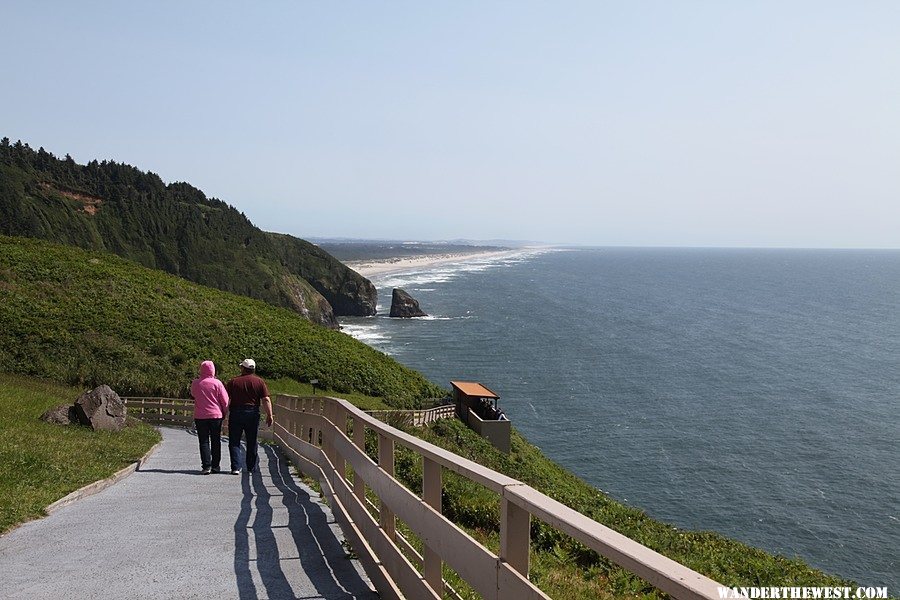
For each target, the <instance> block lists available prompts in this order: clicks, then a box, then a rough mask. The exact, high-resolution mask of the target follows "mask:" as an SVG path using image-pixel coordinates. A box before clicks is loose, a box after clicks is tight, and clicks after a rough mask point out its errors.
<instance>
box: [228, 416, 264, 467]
mask: <svg viewBox="0 0 900 600" xmlns="http://www.w3.org/2000/svg"><path fill="white" fill-rule="evenodd" d="M258 432H259V409H258V408H252V409H237V410H232V411H231V412H230V413H229V415H228V454H229V456H230V457H231V470H232V471H238V470H240V468H241V435H245V436H246V438H247V465H246V466H247V471H249V472H250V473H252V472H253V470H254V469H256V434H257V433H258Z"/></svg>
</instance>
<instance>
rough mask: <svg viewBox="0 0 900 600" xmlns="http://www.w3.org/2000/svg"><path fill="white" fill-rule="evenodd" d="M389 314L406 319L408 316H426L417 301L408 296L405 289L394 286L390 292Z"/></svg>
mask: <svg viewBox="0 0 900 600" xmlns="http://www.w3.org/2000/svg"><path fill="white" fill-rule="evenodd" d="M391 316H392V317H401V318H404V319H408V318H410V317H427V316H428V315H427V314H425V313H424V312H423V311H422V309H421V308H419V301H418V300H416V299H415V298H413V297H412V296H410V295H409V294H408V293H407V292H406V290H402V289H400V288H394V291H393V293H392V294H391Z"/></svg>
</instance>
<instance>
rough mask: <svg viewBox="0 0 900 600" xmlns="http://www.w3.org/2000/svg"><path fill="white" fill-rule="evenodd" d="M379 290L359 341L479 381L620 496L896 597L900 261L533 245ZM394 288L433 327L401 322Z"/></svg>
mask: <svg viewBox="0 0 900 600" xmlns="http://www.w3.org/2000/svg"><path fill="white" fill-rule="evenodd" d="M373 282H374V283H375V285H376V286H377V287H378V291H379V299H380V302H381V303H382V305H381V306H380V307H379V313H380V314H379V315H378V316H375V317H369V318H354V319H345V320H344V321H343V325H344V327H345V331H346V332H347V333H349V334H351V335H353V336H355V337H357V338H358V339H360V340H363V341H364V342H366V343H368V344H370V345H372V346H374V347H376V348H378V349H380V350H382V351H384V352H386V353H388V354H390V355H391V356H393V357H395V358H396V359H397V360H399V361H400V362H402V363H404V364H406V365H408V366H410V367H413V368H415V369H417V370H419V371H421V372H423V373H424V374H425V375H426V376H428V377H429V378H430V379H431V380H433V381H435V382H437V383H440V384H443V385H445V386H448V387H449V384H448V381H450V380H451V379H462V380H473V381H480V382H482V383H484V384H485V385H487V386H488V387H490V388H491V389H493V390H494V391H496V392H497V393H498V394H499V395H500V396H501V401H500V404H501V408H502V409H503V410H504V411H505V412H506V413H507V415H509V416H510V418H511V419H512V421H513V424H514V425H515V426H516V427H517V428H519V429H520V430H521V431H522V432H523V433H524V434H525V435H526V437H527V438H528V439H529V440H530V441H531V442H532V443H534V444H536V445H538V446H539V447H541V449H542V450H543V451H544V452H545V453H546V454H547V455H548V456H549V457H551V458H552V459H553V460H555V461H556V462H558V463H560V464H562V465H563V466H565V467H566V468H568V469H569V470H571V471H573V472H575V473H576V474H578V475H579V476H581V477H582V478H584V479H585V480H586V481H588V482H589V483H591V484H592V485H594V486H596V487H597V488H599V489H601V490H603V491H604V492H606V493H608V494H610V495H611V496H613V497H614V498H616V499H618V500H621V501H623V502H626V503H628V504H630V505H633V506H636V507H639V508H641V509H643V510H645V511H646V512H647V513H648V514H650V515H652V516H653V517H655V518H658V519H661V520H663V521H667V522H669V523H672V524H675V525H677V526H679V527H682V528H689V529H696V530H714V531H717V532H720V533H722V534H724V535H727V536H729V537H733V538H736V539H738V540H741V541H743V542H746V543H748V544H750V545H752V546H757V547H760V548H764V549H766V550H769V551H771V552H776V553H779V554H783V555H786V556H799V557H802V558H803V559H804V560H806V561H807V562H809V563H811V564H812V565H814V566H816V567H819V568H821V569H823V570H825V571H828V572H831V573H835V574H839V575H843V576H845V577H849V578H852V579H854V580H856V581H857V582H858V583H860V584H863V585H880V586H885V585H886V586H888V589H889V592H891V593H892V594H896V593H898V591H900V252H898V251H854V250H757V249H754V250H750V249H613V248H609V249H607V248H600V249H577V250H565V249H558V250H540V251H536V250H530V251H522V252H521V253H519V254H518V255H515V256H512V257H505V258H502V259H493V260H484V261H481V262H477V261H476V262H469V263H458V264H449V265H448V264H445V265H440V266H435V267H432V268H428V269H424V270H419V271H415V272H409V273H402V274H391V275H385V276H381V277H375V278H374V279H373ZM393 287H403V288H404V289H406V290H407V291H408V292H410V293H411V294H412V295H413V296H414V297H415V298H417V299H418V300H419V302H420V304H421V306H422V308H423V310H425V311H426V312H427V313H429V315H431V316H430V317H427V318H420V319H411V320H400V319H390V318H388V317H387V316H386V314H387V312H388V309H389V308H390V306H389V304H390V297H391V288H393Z"/></svg>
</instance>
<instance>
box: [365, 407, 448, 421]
mask: <svg viewBox="0 0 900 600" xmlns="http://www.w3.org/2000/svg"><path fill="white" fill-rule="evenodd" d="M366 414H369V415H372V416H373V417H375V418H376V419H378V420H379V421H391V419H392V418H397V417H399V418H401V419H403V420H405V421H407V422H408V423H409V425H411V426H413V427H425V426H426V425H429V424H431V423H434V422H435V421H439V420H441V419H451V418H453V417H455V416H456V405H455V404H444V405H442V406H436V407H434V408H428V409H425V410H367V411H366Z"/></svg>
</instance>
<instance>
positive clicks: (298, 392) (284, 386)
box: [266, 377, 392, 410]
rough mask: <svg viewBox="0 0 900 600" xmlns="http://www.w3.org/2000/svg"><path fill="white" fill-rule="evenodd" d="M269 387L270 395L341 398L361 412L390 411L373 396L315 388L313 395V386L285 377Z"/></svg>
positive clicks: (273, 382)
mask: <svg viewBox="0 0 900 600" xmlns="http://www.w3.org/2000/svg"><path fill="white" fill-rule="evenodd" d="M266 383H267V385H268V387H269V392H270V393H272V394H288V395H291V396H314V395H315V396H323V395H328V396H333V397H336V398H343V399H344V400H347V401H348V402H351V403H352V404H353V405H354V406H357V407H359V408H361V409H362V410H391V408H392V407H391V406H389V405H388V404H385V402H384V400H383V399H382V398H376V397H374V396H366V395H365V394H354V393H352V392H351V393H342V392H335V391H333V390H328V391H322V389H321V388H319V387H316V389H315V394H313V386H312V385H311V384H309V383H301V382H299V381H294V380H293V379H289V378H287V377H282V378H281V379H272V380H269V381H267V382H266Z"/></svg>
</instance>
